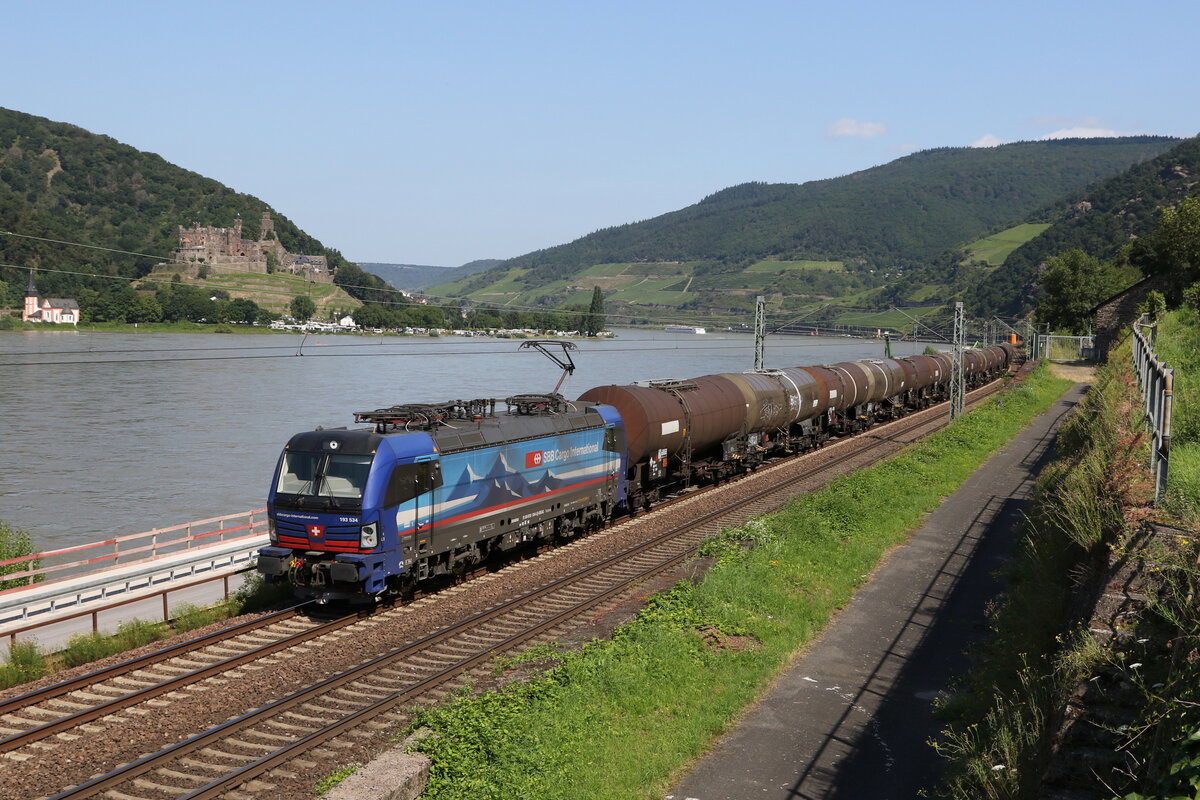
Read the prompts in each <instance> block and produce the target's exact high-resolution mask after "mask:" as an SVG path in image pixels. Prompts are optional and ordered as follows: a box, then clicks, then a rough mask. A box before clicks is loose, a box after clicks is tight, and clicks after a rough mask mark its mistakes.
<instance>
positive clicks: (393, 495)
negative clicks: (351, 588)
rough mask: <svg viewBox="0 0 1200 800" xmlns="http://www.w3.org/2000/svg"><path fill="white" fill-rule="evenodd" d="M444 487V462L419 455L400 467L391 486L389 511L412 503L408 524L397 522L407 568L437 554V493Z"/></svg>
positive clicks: (387, 502) (393, 477)
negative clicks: (435, 521)
mask: <svg viewBox="0 0 1200 800" xmlns="http://www.w3.org/2000/svg"><path fill="white" fill-rule="evenodd" d="M441 485H442V468H441V463H440V462H439V461H438V460H437V458H436V456H418V457H417V458H416V459H414V461H413V462H412V463H408V464H397V465H396V467H395V469H394V470H393V471H392V478H391V481H390V482H389V483H388V496H387V500H386V501H385V505H386V506H387V508H388V509H389V510H390V509H395V508H397V507H398V506H401V505H404V504H407V503H409V502H411V503H412V504H413V508H412V510H411V511H408V512H407V513H404V514H403V517H404V518H405V521H406V522H408V523H409V524H404V523H403V522H401V521H400V519H399V517H398V519H397V530H396V532H397V534H398V535H399V540H400V541H399V544H400V557H401V559H402V560H403V563H404V564H405V565H406V566H411V565H413V564H414V563H416V561H419V560H420V559H421V558H424V557H425V556H427V555H429V553H431V552H434V550H435V547H434V541H433V537H434V535H435V527H434V516H435V513H434V512H435V510H436V503H435V501H434V494H435V492H434V490H435V489H436V488H437V487H439V486H441Z"/></svg>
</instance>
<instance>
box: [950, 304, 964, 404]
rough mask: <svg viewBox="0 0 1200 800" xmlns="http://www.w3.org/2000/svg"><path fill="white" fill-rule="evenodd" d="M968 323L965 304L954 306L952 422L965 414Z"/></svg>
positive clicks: (951, 365)
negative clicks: (964, 359)
mask: <svg viewBox="0 0 1200 800" xmlns="http://www.w3.org/2000/svg"><path fill="white" fill-rule="evenodd" d="M966 323H967V321H966V317H965V316H964V314H963V304H962V303H961V302H956V303H955V304H954V360H953V361H952V362H950V421H951V422H953V421H954V420H956V419H958V417H959V416H961V415H962V413H963V395H964V394H965V391H964V390H965V388H966V386H965V381H964V380H963V350H965V349H966V338H967V324H966Z"/></svg>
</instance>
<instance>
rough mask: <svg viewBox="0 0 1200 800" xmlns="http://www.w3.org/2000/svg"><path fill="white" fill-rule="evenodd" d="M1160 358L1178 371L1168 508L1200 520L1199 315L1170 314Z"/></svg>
mask: <svg viewBox="0 0 1200 800" xmlns="http://www.w3.org/2000/svg"><path fill="white" fill-rule="evenodd" d="M1155 351H1156V352H1157V353H1158V357H1159V358H1160V359H1161V360H1162V361H1165V362H1166V363H1167V365H1168V366H1170V367H1172V368H1174V370H1175V396H1174V397H1175V399H1174V409H1173V411H1172V420H1171V454H1170V462H1169V469H1168V472H1167V494H1168V498H1169V499H1168V504H1169V506H1170V507H1171V508H1172V509H1173V510H1174V511H1175V512H1176V513H1178V514H1180V515H1181V516H1190V517H1193V518H1194V517H1196V516H1200V312H1197V311H1196V310H1194V309H1190V308H1183V309H1180V310H1178V311H1173V312H1171V313H1169V314H1167V315H1166V316H1165V317H1164V318H1163V320H1162V322H1161V324H1160V325H1159V331H1158V336H1157V339H1156V342H1155Z"/></svg>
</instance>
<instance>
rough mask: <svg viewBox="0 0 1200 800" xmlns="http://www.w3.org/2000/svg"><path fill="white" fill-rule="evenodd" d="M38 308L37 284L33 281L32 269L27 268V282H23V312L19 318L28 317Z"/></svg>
mask: <svg viewBox="0 0 1200 800" xmlns="http://www.w3.org/2000/svg"><path fill="white" fill-rule="evenodd" d="M37 310H38V291H37V284H35V283H34V282H33V270H32V269H31V270H29V282H28V283H27V284H25V313H24V314H23V315H22V316H21V319H23V320H24V319H29V318H30V317H31V316H33V315H34V314H36V313H37Z"/></svg>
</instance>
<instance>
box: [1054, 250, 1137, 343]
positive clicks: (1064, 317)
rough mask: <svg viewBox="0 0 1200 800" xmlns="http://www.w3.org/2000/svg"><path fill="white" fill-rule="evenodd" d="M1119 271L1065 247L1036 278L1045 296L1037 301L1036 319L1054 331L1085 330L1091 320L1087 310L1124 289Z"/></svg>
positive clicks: (1083, 253)
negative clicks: (1064, 250)
mask: <svg viewBox="0 0 1200 800" xmlns="http://www.w3.org/2000/svg"><path fill="white" fill-rule="evenodd" d="M1126 283H1127V282H1126V281H1125V279H1124V278H1123V277H1122V274H1121V272H1120V271H1119V270H1118V269H1117V268H1116V267H1114V266H1113V265H1110V264H1104V263H1101V262H1100V261H1099V260H1098V259H1096V258H1093V257H1092V256H1090V255H1088V254H1087V253H1085V252H1083V251H1082V250H1068V251H1067V252H1065V253H1063V254H1061V255H1057V256H1054V257H1052V258H1050V259H1049V260H1048V261H1047V262H1046V269H1045V270H1044V271H1043V272H1042V274H1041V277H1040V278H1038V284H1039V285H1040V286H1041V287H1042V289H1043V290H1044V291H1045V293H1046V294H1045V296H1044V297H1043V298H1042V301H1041V302H1040V303H1038V307H1037V314H1036V316H1037V320H1038V322H1048V323H1049V324H1050V327H1051V328H1052V329H1054V330H1065V331H1069V332H1071V333H1077V334H1078V333H1085V332H1086V331H1087V329H1088V326H1089V323H1090V322H1091V320H1090V318H1089V316H1088V311H1089V310H1090V309H1092V308H1093V307H1094V306H1096V305H1097V304H1098V303H1100V302H1101V301H1103V300H1106V299H1108V298H1109V297H1111V296H1112V295H1114V294H1116V293H1117V292H1119V291H1121V290H1122V289H1124V288H1126V286H1125V284H1126Z"/></svg>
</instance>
